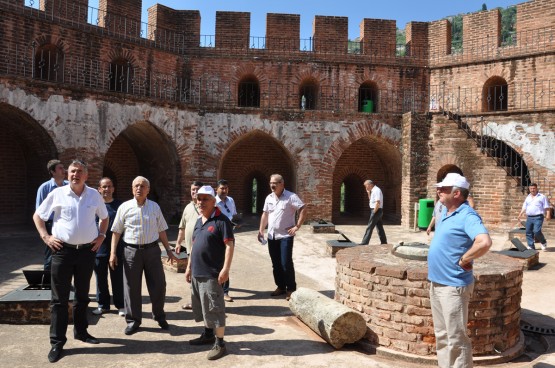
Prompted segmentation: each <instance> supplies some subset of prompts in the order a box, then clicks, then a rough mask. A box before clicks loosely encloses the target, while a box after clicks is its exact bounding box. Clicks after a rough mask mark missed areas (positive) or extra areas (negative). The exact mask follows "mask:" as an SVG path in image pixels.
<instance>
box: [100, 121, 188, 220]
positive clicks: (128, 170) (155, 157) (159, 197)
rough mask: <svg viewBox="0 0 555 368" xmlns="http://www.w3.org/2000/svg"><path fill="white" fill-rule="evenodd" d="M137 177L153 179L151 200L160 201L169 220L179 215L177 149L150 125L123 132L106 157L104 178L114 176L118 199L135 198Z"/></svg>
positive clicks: (130, 128) (178, 162) (140, 123)
mask: <svg viewBox="0 0 555 368" xmlns="http://www.w3.org/2000/svg"><path fill="white" fill-rule="evenodd" d="M137 175H142V176H144V177H146V178H148V180H150V184H151V189H150V195H149V198H150V199H152V200H153V201H155V202H158V204H159V205H160V207H161V208H162V211H163V212H164V215H165V216H166V218H167V219H168V220H169V218H168V216H170V217H172V216H176V215H177V214H178V213H179V211H180V210H181V209H180V203H179V198H180V193H181V184H180V180H179V178H181V165H180V161H179V157H178V154H177V149H176V147H175V145H174V143H173V142H172V141H171V139H170V137H169V136H168V135H167V134H166V133H164V132H163V131H162V130H160V129H158V128H157V127H155V126H154V125H152V124H150V123H148V122H138V123H135V124H133V125H131V126H129V127H127V128H126V129H125V130H123V131H122V132H121V133H120V134H119V135H118V136H117V137H116V138H115V139H114V140H113V142H112V144H111V145H110V148H109V149H108V152H107V153H106V156H105V158H104V172H103V175H102V176H113V177H112V180H113V181H114V184H115V185H116V192H115V196H116V197H117V198H119V199H121V200H127V199H130V198H132V194H131V183H132V181H133V179H134V178H135V177H136V176H137Z"/></svg>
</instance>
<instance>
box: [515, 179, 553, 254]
mask: <svg viewBox="0 0 555 368" xmlns="http://www.w3.org/2000/svg"><path fill="white" fill-rule="evenodd" d="M528 189H529V190H530V194H528V196H526V199H525V200H524V203H523V204H522V210H521V211H520V213H519V214H518V220H520V219H521V218H522V216H523V215H524V214H526V241H527V243H528V244H527V245H528V249H536V247H535V246H534V239H538V241H539V242H540V243H541V247H542V250H546V249H547V241H546V240H545V236H543V233H542V225H543V220H544V218H545V219H546V220H549V219H550V218H551V207H550V206H549V200H548V199H547V198H546V197H545V196H544V195H543V194H541V193H540V192H539V191H538V185H537V184H536V183H532V184H530V186H529V187H528Z"/></svg>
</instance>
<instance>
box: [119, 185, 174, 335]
mask: <svg viewBox="0 0 555 368" xmlns="http://www.w3.org/2000/svg"><path fill="white" fill-rule="evenodd" d="M132 188H133V197H134V198H133V199H130V200H129V201H126V202H123V203H122V204H121V206H119V208H118V212H117V213H116V218H115V219H114V224H113V225H112V250H111V252H110V261H109V263H110V267H112V269H114V268H115V267H116V265H117V262H123V287H124V293H123V295H124V304H125V320H126V322H127V327H126V328H125V334H126V335H132V334H134V333H135V332H137V331H138V330H139V326H140V325H141V322H142V296H141V287H142V278H143V272H144V274H145V279H146V285H147V289H148V294H149V296H150V300H151V301H152V314H153V317H154V320H155V321H157V322H158V325H159V326H160V327H161V328H162V329H163V330H167V329H169V324H168V322H167V321H166V313H165V312H164V304H165V299H166V275H165V274H164V268H163V266H162V258H161V256H162V252H161V250H160V246H159V245H158V240H160V241H161V242H162V244H163V245H164V248H166V252H167V254H168V261H175V256H174V255H173V253H172V251H171V250H170V245H169V243H168V237H167V235H166V229H167V228H168V225H167V224H166V220H165V219H164V216H163V215H162V211H161V210H160V206H158V204H157V203H156V202H153V201H151V200H148V199H147V195H148V193H149V192H150V182H149V181H148V179H147V178H144V177H142V176H138V177H136V178H135V180H133V187H132ZM122 234H123V246H125V248H124V257H123V260H119V261H118V259H117V255H116V254H117V247H118V242H119V240H120V237H121V236H122Z"/></svg>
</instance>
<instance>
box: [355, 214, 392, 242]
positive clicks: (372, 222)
mask: <svg viewBox="0 0 555 368" xmlns="http://www.w3.org/2000/svg"><path fill="white" fill-rule="evenodd" d="M382 217H383V210H382V209H381V208H378V210H377V211H376V213H374V209H373V208H370V219H369V220H368V226H367V227H366V232H365V233H364V237H363V238H362V242H360V244H364V245H366V244H370V238H371V237H372V232H373V231H374V227H377V228H378V236H379V237H380V243H381V244H387V237H386V236H385V231H384V229H383V222H382Z"/></svg>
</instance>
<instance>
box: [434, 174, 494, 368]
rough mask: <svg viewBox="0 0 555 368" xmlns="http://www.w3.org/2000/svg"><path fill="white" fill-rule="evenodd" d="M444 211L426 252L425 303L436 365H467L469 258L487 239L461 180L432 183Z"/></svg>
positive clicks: (483, 250)
mask: <svg viewBox="0 0 555 368" xmlns="http://www.w3.org/2000/svg"><path fill="white" fill-rule="evenodd" d="M436 187H437V193H438V196H439V200H440V201H441V203H442V204H443V205H444V207H445V208H444V209H443V212H442V213H441V215H440V216H439V218H437V219H436V222H437V223H438V225H439V226H437V227H436V233H435V236H434V238H433V240H432V243H431V245H430V251H429V253H428V280H430V303H431V306H432V317H433V321H434V333H435V336H436V351H437V359H438V365H439V366H440V367H445V368H447V367H449V368H451V367H472V345H471V341H470V338H469V337H468V336H467V333H466V325H467V322H468V304H469V302H470V297H471V294H472V290H473V288H474V276H473V274H472V267H473V261H474V259H476V258H478V257H481V256H482V255H484V254H486V253H487V252H488V250H489V248H490V247H491V238H490V236H489V234H488V231H487V229H486V228H485V227H484V225H483V224H482V219H481V218H480V216H479V215H478V214H477V213H476V212H475V211H474V209H472V208H471V207H470V206H469V205H468V202H467V201H466V199H467V198H468V193H469V188H470V184H469V183H468V181H467V180H466V178H465V177H464V176H461V175H460V174H456V173H450V174H447V176H446V177H445V179H443V181H442V182H441V183H438V184H436Z"/></svg>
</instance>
